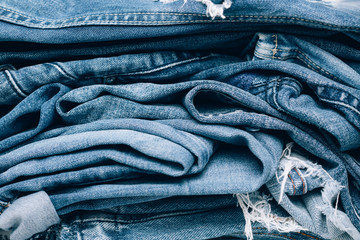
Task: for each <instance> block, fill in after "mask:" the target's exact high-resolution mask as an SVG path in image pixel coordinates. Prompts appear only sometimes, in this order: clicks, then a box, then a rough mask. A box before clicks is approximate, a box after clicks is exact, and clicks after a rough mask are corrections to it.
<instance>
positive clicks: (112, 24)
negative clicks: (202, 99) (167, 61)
mask: <svg viewBox="0 0 360 240" xmlns="http://www.w3.org/2000/svg"><path fill="white" fill-rule="evenodd" d="M46 2H47V1H45V0H43V1H41V2H38V4H37V5H36V6H33V5H32V4H31V3H28V2H23V1H20V0H17V1H12V0H7V1H4V2H3V3H2V5H1V9H0V10H1V12H0V16H1V17H0V19H1V20H2V21H3V22H2V24H1V26H0V27H1V28H0V29H1V33H2V34H1V35H0V40H2V41H26V42H42V43H77V42H94V41H110V40H120V39H139V38H151V37H162V36H173V35H179V34H181V33H184V32H186V33H187V34H192V33H196V32H207V31H212V30H213V29H221V31H226V30H229V29H231V30H239V31H245V30H247V29H251V30H255V31H257V32H261V30H262V29H266V28H268V26H269V25H270V26H271V27H273V26H276V27H278V29H282V30H284V29H287V28H285V27H282V28H280V27H281V26H284V25H285V26H289V25H290V26H294V25H295V26H296V27H294V28H289V30H288V31H294V30H295V31H298V32H299V31H306V32H308V33H312V32H313V31H311V28H319V29H323V30H334V31H344V32H351V33H358V32H359V30H360V24H359V15H358V14H357V13H354V12H352V11H346V10H345V11H344V10H342V11H341V12H340V13H339V11H338V9H336V8H329V7H328V6H326V5H325V4H322V3H321V2H318V1H302V0H298V1H289V0H282V1H281V2H279V3H278V4H271V1H265V2H264V1H253V0H246V1H234V2H233V3H232V5H231V7H230V8H229V9H226V10H225V11H224V16H225V18H221V17H216V18H214V19H212V18H210V17H208V16H207V15H206V10H207V8H206V6H205V5H204V4H201V3H199V2H196V1H188V2H187V3H186V4H184V3H183V2H182V1H175V2H174V1H173V2H172V3H170V4H163V3H161V2H154V1H147V0H141V1H138V2H136V3H129V2H128V1H126V0H122V1H106V2H104V1H92V2H91V4H81V3H79V1H74V0H69V1H62V2H56V4H46ZM29 5H30V6H29ZM48 12H51V13H52V15H51V18H50V17H49V16H48ZM208 24H211V27H209V25H208ZM79 26H81V28H76V27H79ZM220 26H221V28H220ZM25 29H26V30H25ZM297 29H299V30H297ZM44 30H46V31H44ZM24 31H26V32H27V33H28V34H26V35H24V34H23V32H24ZM313 34H314V33H313Z"/></svg>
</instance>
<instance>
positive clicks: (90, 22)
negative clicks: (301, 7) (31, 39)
mask: <svg viewBox="0 0 360 240" xmlns="http://www.w3.org/2000/svg"><path fill="white" fill-rule="evenodd" d="M0 10H2V11H3V12H10V13H13V14H16V15H19V16H22V17H24V18H26V19H25V20H17V19H16V18H13V17H7V16H4V15H3V14H0V15H3V16H2V19H8V20H12V21H14V22H15V23H19V24H20V23H26V21H27V20H28V19H30V20H36V21H39V22H49V21H50V20H45V19H37V18H34V17H30V16H26V15H25V14H22V13H19V12H17V11H14V10H10V9H7V8H4V7H0ZM131 14H132V15H154V14H156V15H171V16H199V17H205V16H206V15H204V14H191V13H174V12H162V13H159V12H156V13H141V12H140V13H117V14H92V15H85V16H80V17H73V18H68V19H64V20H58V21H61V22H65V21H70V20H75V21H76V19H81V18H87V17H93V16H97V17H98V18H100V17H102V16H121V15H131ZM227 17H228V18H260V19H264V20H273V19H275V20H277V19H280V20H295V21H300V22H305V23H313V24H319V25H322V26H327V27H331V28H339V29H349V30H360V27H352V26H339V25H336V24H331V23H325V22H320V21H315V20H310V19H304V18H301V17H289V16H265V15H258V16H257V15H229V16H227ZM264 20H263V21H259V20H257V21H255V22H260V23H261V22H267V21H264ZM55 21H56V20H55ZM241 21H246V20H240V19H238V20H211V19H209V20H192V21H181V20H176V21H175V20H174V21H159V22H158V21H148V20H145V21H101V20H93V21H82V22H83V25H86V24H94V23H98V24H101V23H104V24H110V23H111V22H115V23H132V22H133V23H136V22H138V23H141V22H148V23H160V24H161V23H176V22H178V23H196V22H241ZM250 22H251V21H250ZM284 23H286V22H284ZM23 25H26V26H38V27H45V28H56V27H66V26H69V27H70V26H79V24H74V23H71V24H69V23H68V24H57V26H56V24H54V23H53V24H52V25H53V27H50V26H49V25H46V24H44V23H37V24H36V23H29V22H27V24H23Z"/></svg>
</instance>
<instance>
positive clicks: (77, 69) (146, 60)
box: [0, 52, 240, 105]
mask: <svg viewBox="0 0 360 240" xmlns="http://www.w3.org/2000/svg"><path fill="white" fill-rule="evenodd" d="M239 61H240V59H239V58H236V57H231V56H225V55H218V54H206V53H203V54H200V53H186V52H155V53H144V54H129V55H120V56H117V57H109V58H95V59H90V60H79V61H71V62H63V63H62V62H53V63H44V64H39V65H35V66H29V67H24V68H20V69H18V70H11V69H10V70H7V69H6V70H4V71H2V72H1V73H0V74H1V75H0V86H1V88H0V96H1V99H0V105H1V104H16V103H18V102H19V100H20V99H22V98H24V97H26V96H27V95H28V94H31V93H32V92H33V91H34V90H36V89H37V88H39V87H41V86H43V85H46V84H49V83H62V84H65V85H67V86H70V87H80V86H87V85H92V84H100V83H105V84H124V83H129V82H130V83H131V82H140V81H147V82H174V81H176V80H177V79H183V78H185V77H187V76H190V75H192V74H194V73H197V72H199V71H201V70H204V69H208V68H211V67H215V66H218V65H223V64H229V63H235V62H239ZM29 76H32V77H31V78H30V79H29Z"/></svg>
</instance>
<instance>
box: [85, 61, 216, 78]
mask: <svg viewBox="0 0 360 240" xmlns="http://www.w3.org/2000/svg"><path fill="white" fill-rule="evenodd" d="M210 57H212V55H208V56H205V57H196V58H191V59H187V60H183V61H180V62H173V63H169V64H167V65H164V66H161V67H156V68H153V69H150V70H146V71H142V72H141V71H139V72H132V73H113V74H108V75H103V76H85V77H81V79H84V80H87V79H92V78H95V77H101V78H107V77H116V76H134V75H141V74H144V75H145V74H149V73H152V72H156V71H161V70H163V69H166V68H168V67H173V66H177V65H179V64H183V63H187V62H191V61H196V60H204V59H206V58H210Z"/></svg>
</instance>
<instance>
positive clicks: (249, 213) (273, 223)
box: [236, 192, 306, 240]
mask: <svg viewBox="0 0 360 240" xmlns="http://www.w3.org/2000/svg"><path fill="white" fill-rule="evenodd" d="M236 198H237V200H238V203H239V206H240V207H241V209H242V211H243V213H244V218H245V231H244V232H245V235H246V237H247V239H248V240H253V239H254V235H253V232H252V226H251V225H252V222H259V223H261V224H262V225H263V226H264V227H266V228H267V230H268V231H273V230H276V231H278V232H299V231H302V230H306V229H305V228H303V227H301V226H300V225H299V224H298V223H297V222H296V221H295V220H294V219H293V218H292V217H279V216H276V215H274V214H273V213H271V205H270V203H269V201H270V200H271V198H270V197H269V196H267V195H262V196H261V195H260V193H259V192H253V193H241V194H236Z"/></svg>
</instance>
